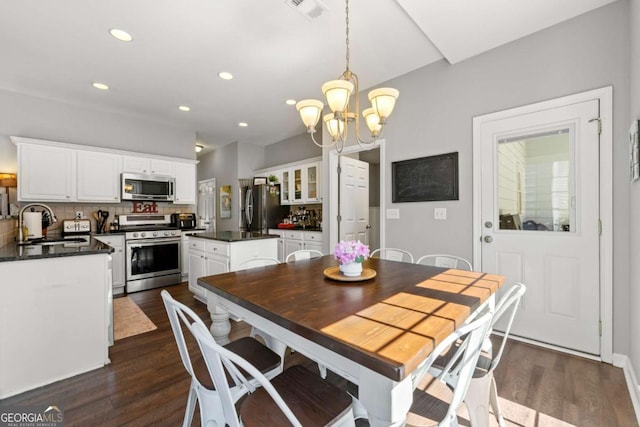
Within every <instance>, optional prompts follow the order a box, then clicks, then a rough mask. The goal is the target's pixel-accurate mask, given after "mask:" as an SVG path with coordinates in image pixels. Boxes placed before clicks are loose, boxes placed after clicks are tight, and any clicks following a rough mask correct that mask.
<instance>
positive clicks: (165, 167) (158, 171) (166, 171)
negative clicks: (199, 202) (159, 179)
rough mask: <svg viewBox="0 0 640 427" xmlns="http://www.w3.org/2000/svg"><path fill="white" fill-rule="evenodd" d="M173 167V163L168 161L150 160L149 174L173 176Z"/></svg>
mask: <svg viewBox="0 0 640 427" xmlns="http://www.w3.org/2000/svg"><path fill="white" fill-rule="evenodd" d="M174 166H175V165H174V163H173V162H171V161H169V160H159V159H151V162H150V169H151V171H150V173H152V174H153V175H169V176H173V174H174V173H175V172H174ZM194 198H195V196H194Z"/></svg>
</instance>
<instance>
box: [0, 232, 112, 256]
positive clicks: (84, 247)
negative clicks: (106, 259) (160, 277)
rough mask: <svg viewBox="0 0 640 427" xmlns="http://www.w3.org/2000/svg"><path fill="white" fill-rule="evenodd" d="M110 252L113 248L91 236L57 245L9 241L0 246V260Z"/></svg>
mask: <svg viewBox="0 0 640 427" xmlns="http://www.w3.org/2000/svg"><path fill="white" fill-rule="evenodd" d="M111 252H113V248H111V247H110V246H108V245H106V244H104V243H102V242H99V241H98V240H96V239H93V238H92V239H91V240H90V241H89V242H88V243H77V242H72V243H64V244H57V245H18V244H17V243H10V244H8V245H5V246H3V247H1V248H0V262H5V261H24V260H29V259H42V258H58V257H67V256H78V255H95V254H108V253H111Z"/></svg>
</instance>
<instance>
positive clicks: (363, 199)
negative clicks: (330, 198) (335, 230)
mask: <svg viewBox="0 0 640 427" xmlns="http://www.w3.org/2000/svg"><path fill="white" fill-rule="evenodd" d="M340 169H341V170H340V178H339V180H340V184H339V185H340V190H339V191H340V201H339V208H340V211H339V212H340V221H339V224H338V226H339V229H340V233H339V238H340V240H360V241H361V242H363V243H364V244H369V238H368V230H369V229H368V225H369V163H367V162H363V161H360V160H356V159H352V158H350V157H346V156H340Z"/></svg>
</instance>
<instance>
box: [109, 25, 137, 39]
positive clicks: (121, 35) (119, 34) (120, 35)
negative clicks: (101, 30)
mask: <svg viewBox="0 0 640 427" xmlns="http://www.w3.org/2000/svg"><path fill="white" fill-rule="evenodd" d="M109 33H110V34H111V35H112V36H113V38H116V39H118V40H120V41H121V42H130V41H131V40H133V37H131V34H129V33H127V32H126V31H123V30H119V29H117V28H112V29H110V30H109Z"/></svg>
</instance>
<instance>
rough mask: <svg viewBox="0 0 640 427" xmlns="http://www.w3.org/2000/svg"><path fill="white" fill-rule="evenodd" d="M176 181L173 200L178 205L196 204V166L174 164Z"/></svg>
mask: <svg viewBox="0 0 640 427" xmlns="http://www.w3.org/2000/svg"><path fill="white" fill-rule="evenodd" d="M174 173H175V179H176V188H175V200H174V203H175V204H178V205H195V204H196V165H194V164H191V163H176V164H175V165H174Z"/></svg>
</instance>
